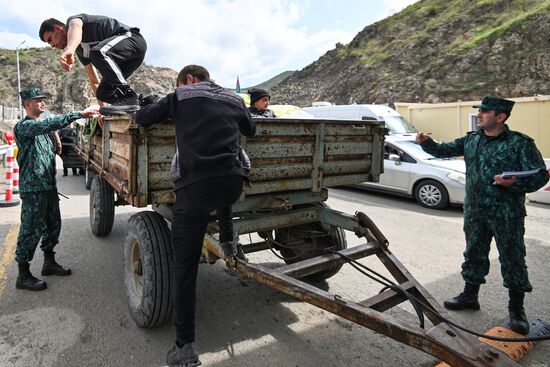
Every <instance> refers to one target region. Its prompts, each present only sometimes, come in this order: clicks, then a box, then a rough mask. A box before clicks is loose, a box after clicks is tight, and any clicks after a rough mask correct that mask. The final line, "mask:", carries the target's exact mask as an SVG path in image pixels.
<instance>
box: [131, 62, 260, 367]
mask: <svg viewBox="0 0 550 367" xmlns="http://www.w3.org/2000/svg"><path fill="white" fill-rule="evenodd" d="M176 85H177V88H176V91H175V92H173V93H170V94H168V95H167V96H166V97H164V98H161V99H160V100H158V101H157V102H155V103H152V104H149V105H146V106H143V107H142V108H141V110H139V111H138V112H137V114H136V122H137V123H138V124H139V125H142V126H148V125H151V124H154V123H157V122H161V121H165V120H168V119H170V120H171V121H173V122H174V124H175V129H176V155H175V157H174V160H173V162H172V167H171V175H172V179H173V180H174V191H175V194H176V202H175V204H174V210H173V221H172V249H173V275H174V277H173V279H174V289H173V291H174V313H175V326H176V342H175V345H174V346H173V347H172V349H170V350H169V351H168V354H167V356H166V362H167V363H168V365H169V366H196V365H198V364H200V361H199V355H198V353H197V352H196V350H195V297H196V295H195V294H196V281H197V272H198V265H199V260H200V256H201V250H202V242H203V238H204V235H205V233H206V229H207V225H208V222H209V220H210V213H211V212H212V211H213V210H215V209H217V211H218V214H222V217H223V218H225V219H223V220H220V218H219V224H220V243H221V247H222V250H223V251H224V257H231V256H235V255H236V253H237V248H236V243H235V239H234V234H233V225H232V215H231V206H232V205H233V204H234V203H235V202H236V201H237V200H238V199H239V197H240V195H241V193H242V190H243V184H244V179H245V175H246V172H245V169H244V168H243V163H242V162H241V160H240V159H239V151H240V150H239V145H238V142H239V133H242V134H244V135H246V136H251V135H254V134H255V132H256V125H255V124H254V122H253V121H252V117H251V116H250V113H249V111H248V109H247V108H246V105H245V104H244V101H243V99H242V98H241V97H240V96H238V95H237V94H235V93H233V92H231V91H228V90H225V89H224V88H222V87H220V86H219V85H216V84H215V83H214V82H212V81H211V80H210V74H209V72H208V70H206V68H204V67H202V66H199V65H188V66H185V67H184V68H183V69H182V70H181V71H180V72H179V74H178V77H177V81H176Z"/></svg>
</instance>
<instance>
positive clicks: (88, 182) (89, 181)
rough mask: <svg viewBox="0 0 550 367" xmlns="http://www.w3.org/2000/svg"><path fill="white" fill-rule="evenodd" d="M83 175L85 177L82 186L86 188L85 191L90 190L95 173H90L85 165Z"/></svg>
mask: <svg viewBox="0 0 550 367" xmlns="http://www.w3.org/2000/svg"><path fill="white" fill-rule="evenodd" d="M84 175H85V181H84V186H85V187H86V190H90V188H91V187H92V180H93V179H94V176H95V173H94V172H93V171H90V167H89V166H88V165H87V164H86V165H84Z"/></svg>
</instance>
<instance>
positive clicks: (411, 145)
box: [391, 140, 436, 159]
mask: <svg viewBox="0 0 550 367" xmlns="http://www.w3.org/2000/svg"><path fill="white" fill-rule="evenodd" d="M391 143H393V144H395V145H397V146H398V147H400V148H402V149H404V150H405V151H407V152H409V153H410V154H411V155H412V156H414V157H416V158H418V159H436V158H435V157H434V156H433V155H431V154H428V153H426V152H425V151H424V149H422V147H421V146H420V145H418V144H416V143H415V142H414V141H408V140H403V141H398V142H391Z"/></svg>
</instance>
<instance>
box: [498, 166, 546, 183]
mask: <svg viewBox="0 0 550 367" xmlns="http://www.w3.org/2000/svg"><path fill="white" fill-rule="evenodd" d="M539 171H540V169H539V168H537V169H530V170H527V171H509V172H502V173H501V174H500V178H503V179H505V180H506V179H509V178H511V177H517V178H522V177H529V176H532V175H534V174H535V173H538V172H539Z"/></svg>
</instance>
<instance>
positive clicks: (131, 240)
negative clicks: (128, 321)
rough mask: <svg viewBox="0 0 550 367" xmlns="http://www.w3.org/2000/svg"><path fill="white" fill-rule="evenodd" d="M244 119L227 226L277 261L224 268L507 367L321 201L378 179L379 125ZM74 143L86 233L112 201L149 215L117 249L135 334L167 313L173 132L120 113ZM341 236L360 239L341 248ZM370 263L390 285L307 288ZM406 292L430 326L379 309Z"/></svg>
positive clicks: (359, 218)
mask: <svg viewBox="0 0 550 367" xmlns="http://www.w3.org/2000/svg"><path fill="white" fill-rule="evenodd" d="M255 122H256V124H257V134H256V135H255V136H253V137H249V138H245V137H241V145H242V146H243V147H244V149H245V150H246V152H247V153H248V154H249V156H250V158H251V161H252V167H253V168H252V171H251V177H250V178H251V181H252V187H251V188H246V189H245V190H244V192H243V195H242V197H241V199H240V200H239V201H238V202H237V203H236V204H235V205H234V207H233V212H234V216H235V221H234V223H235V224H234V226H235V229H236V230H237V231H238V233H239V234H240V235H243V234H248V233H257V234H258V235H259V238H261V240H259V241H257V242H255V243H250V244H245V245H244V252H245V253H248V254H249V253H253V252H257V251H264V250H270V249H271V250H274V251H277V252H279V253H280V255H281V257H282V258H284V263H282V264H281V267H279V268H276V269H273V268H267V267H265V266H263V265H262V264H254V263H252V262H246V261H242V260H240V259H233V260H230V261H228V266H230V267H231V268H234V269H235V270H236V271H238V272H240V273H241V274H242V275H243V276H245V277H247V278H250V279H253V280H255V281H257V282H259V283H262V284H265V285H268V286H270V287H273V288H276V289H278V290H280V291H282V292H284V293H287V294H289V295H292V296H294V297H296V298H297V299H299V300H302V301H305V302H308V303H310V304H313V305H316V306H318V307H320V308H322V309H325V310H327V311H329V312H332V313H334V314H336V315H339V316H341V317H343V318H345V319H347V320H350V321H352V322H354V323H357V324H359V325H363V326H366V327H368V328H370V329H372V330H374V331H375V332H378V333H381V334H384V335H386V336H389V337H390V338H393V339H395V340H397V341H400V342H402V343H404V344H407V345H410V346H412V347H414V348H417V349H420V350H422V351H424V352H426V353H429V354H431V355H433V356H435V357H437V358H439V359H441V360H443V361H445V362H447V363H449V364H450V365H452V366H517V364H516V363H515V362H513V361H512V360H511V359H509V358H508V357H506V355H504V354H503V353H501V352H500V351H498V350H496V349H494V348H492V347H490V346H488V345H486V344H483V343H481V342H480V341H479V340H478V339H477V338H475V337H473V336H471V335H469V334H466V333H464V332H462V331H460V330H458V329H456V328H454V327H452V326H449V325H447V324H446V323H443V322H442V321H441V319H440V318H439V317H438V314H441V315H444V316H446V317H448V315H447V313H446V311H445V310H444V309H443V308H442V307H441V306H440V305H439V304H438V303H437V302H436V301H435V300H434V299H433V298H432V297H431V296H430V295H429V293H428V292H427V291H426V290H425V289H424V288H423V287H422V286H421V285H420V284H419V283H418V282H417V281H416V280H415V279H414V277H413V276H412V275H411V274H410V273H409V272H408V271H407V270H406V269H405V267H404V266H403V265H402V264H401V263H400V262H399V260H397V258H396V257H395V255H394V254H393V253H392V252H391V251H390V249H389V248H388V242H387V240H386V239H385V238H384V236H383V234H382V233H381V232H380V231H379V230H378V229H377V227H376V226H375V225H374V223H373V222H372V221H371V220H370V219H369V218H368V216H367V215H365V214H363V213H356V214H355V215H349V214H345V213H341V212H338V211H335V210H332V209H330V208H329V207H328V206H327V205H326V204H325V201H326V200H327V197H328V191H327V187H332V186H340V185H349V184H357V183H360V182H365V181H377V180H378V177H379V175H380V174H381V173H382V170H383V166H382V165H383V144H384V134H385V132H386V130H385V128H384V127H383V122H379V121H341V120H318V119H316V120H313V119H312V120H303V119H256V120H255ZM81 131H84V130H83V129H81ZM79 142H80V145H79V148H78V151H79V152H80V154H81V156H82V157H83V158H84V160H85V161H86V163H87V169H88V170H89V172H90V173H93V175H94V178H93V180H91V192H90V225H91V228H92V231H93V233H94V234H96V235H98V236H105V235H107V234H108V233H109V232H110V231H111V228H112V226H113V220H114V213H115V206H117V205H132V206H134V207H146V206H148V205H151V206H152V208H153V211H144V212H140V213H137V214H134V215H132V217H131V218H130V219H129V223H128V230H127V236H126V240H125V245H124V246H125V249H124V254H125V284H126V288H127V293H128V300H129V304H130V311H131V314H132V317H133V319H134V320H135V322H136V323H137V324H138V325H139V326H141V327H156V326H159V325H161V324H163V323H164V322H165V321H166V320H168V319H169V318H170V316H171V313H172V301H171V287H172V284H171V276H170V272H171V269H170V267H171V251H172V250H171V245H170V230H169V227H168V224H167V221H170V220H171V218H172V205H173V203H174V194H173V192H172V187H173V186H172V183H171V182H170V178H169V177H170V176H169V169H170V162H171V160H172V156H173V154H174V152H175V137H174V127H173V125H172V124H171V123H162V124H157V125H154V126H152V127H151V128H148V129H144V128H140V127H138V126H136V125H135V124H134V121H133V118H132V117H131V116H122V117H109V118H105V122H104V125H103V129H102V130H98V129H95V131H94V132H93V133H92V134H91V135H90V136H89V137H82V139H79ZM90 177H91V176H90ZM115 196H116V198H115ZM217 231H218V227H217V225H216V221H215V218H214V217H213V218H212V222H211V223H210V225H209V228H208V233H207V234H206V235H205V238H204V243H203V256H202V260H203V261H204V262H207V263H213V262H215V261H216V260H217V259H219V258H221V250H220V247H219V242H218V241H217V240H216V233H217ZM345 231H350V232H352V233H354V234H355V235H357V236H358V237H362V238H364V239H365V242H364V243H363V244H361V245H358V246H355V247H353V248H347V242H346V237H345ZM334 251H337V253H335V252H334ZM372 255H375V256H377V257H378V258H379V259H380V261H381V262H382V264H383V265H384V266H385V267H386V268H387V270H388V272H389V274H391V277H393V279H394V282H395V283H396V284H397V285H398V286H397V288H395V287H394V288H390V289H386V290H384V291H382V292H381V293H375V291H373V293H375V294H374V295H373V296H371V297H367V298H366V299H364V300H348V299H343V298H341V297H339V296H337V295H335V294H331V293H330V292H328V291H325V290H322V289H320V288H318V287H315V286H314V285H312V284H314V283H312V281H319V280H323V279H327V278H329V277H331V276H333V275H335V274H336V273H337V272H338V270H339V269H340V268H341V267H342V266H343V264H344V263H345V262H346V261H347V260H346V259H344V258H343V256H345V257H347V259H360V258H364V257H366V256H372ZM285 263H286V264H285ZM306 279H307V280H308V281H309V282H308V283H306V282H304V280H306ZM400 290H406V291H407V292H408V293H403V292H401V291H400ZM407 294H408V295H413V296H414V297H415V298H417V299H418V300H420V301H421V302H422V306H421V309H420V310H419V313H421V314H422V315H425V316H426V317H427V318H428V319H429V320H430V321H431V327H430V328H422V327H419V326H416V325H414V323H412V322H411V323H407V322H406V321H402V320H396V319H395V318H394V317H392V316H389V315H387V314H384V313H383V312H384V311H385V310H387V309H389V308H391V307H394V306H396V305H398V304H400V303H402V302H403V301H406V300H407V299H408V298H407V297H408V296H407Z"/></svg>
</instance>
